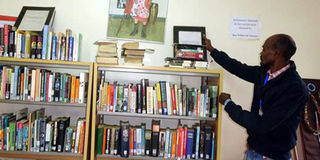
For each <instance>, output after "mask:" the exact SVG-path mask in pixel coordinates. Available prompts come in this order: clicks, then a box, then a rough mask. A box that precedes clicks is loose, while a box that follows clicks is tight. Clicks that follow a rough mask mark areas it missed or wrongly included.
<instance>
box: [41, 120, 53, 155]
mask: <svg viewBox="0 0 320 160" xmlns="http://www.w3.org/2000/svg"><path fill="white" fill-rule="evenodd" d="M49 121H51V116H49V117H45V118H42V119H40V152H44V151H45V144H46V125H47V123H48V122H49Z"/></svg>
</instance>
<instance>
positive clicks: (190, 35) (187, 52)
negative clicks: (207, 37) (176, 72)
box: [173, 26, 207, 61]
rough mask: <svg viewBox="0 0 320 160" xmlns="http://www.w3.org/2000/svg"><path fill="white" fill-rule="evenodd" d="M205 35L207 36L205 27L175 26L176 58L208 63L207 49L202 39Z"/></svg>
mask: <svg viewBox="0 0 320 160" xmlns="http://www.w3.org/2000/svg"><path fill="white" fill-rule="evenodd" d="M204 34H206V28H205V27H196V26H174V27H173V41H174V57H175V58H181V59H187V60H196V61H207V48H206V44H205V41H204V39H203V37H202V36H203V35H204Z"/></svg>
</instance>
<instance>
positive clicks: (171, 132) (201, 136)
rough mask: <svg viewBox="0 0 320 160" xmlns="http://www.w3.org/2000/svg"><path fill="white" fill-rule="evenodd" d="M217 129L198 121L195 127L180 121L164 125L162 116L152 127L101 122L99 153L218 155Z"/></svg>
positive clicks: (195, 157) (162, 155) (169, 156)
mask: <svg viewBox="0 0 320 160" xmlns="http://www.w3.org/2000/svg"><path fill="white" fill-rule="evenodd" d="M214 144H215V142H214V132H213V129H212V127H210V126H209V125H205V124H204V123H201V124H199V123H197V124H195V125H194V126H193V127H192V128H188V127H187V126H182V125H178V127H177V128H175V129H170V128H166V129H161V127H160V120H152V128H151V130H150V129H146V125H145V124H141V126H130V125H129V122H123V121H121V122H120V126H111V125H106V124H100V125H98V130H97V146H96V150H97V154H100V155H118V154H120V156H121V157H128V156H152V157H163V158H178V159H199V158H201V159H214Z"/></svg>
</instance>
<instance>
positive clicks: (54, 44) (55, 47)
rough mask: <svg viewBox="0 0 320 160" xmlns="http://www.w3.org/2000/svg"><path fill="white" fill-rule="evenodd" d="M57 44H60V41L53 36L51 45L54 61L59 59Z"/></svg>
mask: <svg viewBox="0 0 320 160" xmlns="http://www.w3.org/2000/svg"><path fill="white" fill-rule="evenodd" d="M57 43H58V39H57V36H53V37H52V45H51V47H52V48H51V54H52V55H51V59H52V60H56V57H57Z"/></svg>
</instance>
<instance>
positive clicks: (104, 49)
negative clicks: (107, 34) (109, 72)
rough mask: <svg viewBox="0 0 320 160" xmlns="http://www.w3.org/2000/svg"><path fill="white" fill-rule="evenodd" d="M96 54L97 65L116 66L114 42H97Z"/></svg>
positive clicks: (116, 56)
mask: <svg viewBox="0 0 320 160" xmlns="http://www.w3.org/2000/svg"><path fill="white" fill-rule="evenodd" d="M95 44H97V45H98V53H97V56H96V61H97V63H105V64H118V52H117V42H116V41H104V42H103V41H97V42H96V43H95Z"/></svg>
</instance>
